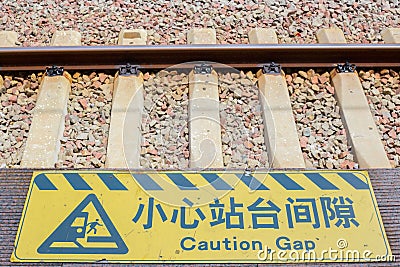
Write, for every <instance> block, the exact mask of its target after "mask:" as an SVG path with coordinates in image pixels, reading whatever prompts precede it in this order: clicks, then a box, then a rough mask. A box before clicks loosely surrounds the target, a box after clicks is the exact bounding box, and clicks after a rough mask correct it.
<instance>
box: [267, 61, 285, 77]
mask: <svg viewBox="0 0 400 267" xmlns="http://www.w3.org/2000/svg"><path fill="white" fill-rule="evenodd" d="M281 71H282V67H281V65H280V64H276V63H275V62H271V63H268V64H264V65H263V68H262V72H263V73H264V74H275V75H277V74H281Z"/></svg>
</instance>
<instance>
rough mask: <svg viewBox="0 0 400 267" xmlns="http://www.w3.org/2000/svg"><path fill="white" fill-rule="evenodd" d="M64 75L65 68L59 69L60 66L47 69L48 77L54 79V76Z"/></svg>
mask: <svg viewBox="0 0 400 267" xmlns="http://www.w3.org/2000/svg"><path fill="white" fill-rule="evenodd" d="M63 73H64V67H58V66H55V65H53V66H51V67H47V68H46V75H47V76H49V77H54V76H62V75H63Z"/></svg>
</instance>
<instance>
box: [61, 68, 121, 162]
mask: <svg viewBox="0 0 400 267" xmlns="http://www.w3.org/2000/svg"><path fill="white" fill-rule="evenodd" d="M72 78H73V80H72V84H71V93H70V97H69V102H68V114H67V116H66V117H65V129H64V134H63V137H62V138H61V149H60V153H59V161H58V163H57V164H56V167H58V168H102V167H104V164H105V160H106V149H107V140H108V128H109V125H110V113H111V102H112V90H113V81H114V77H113V76H111V75H108V74H105V73H96V72H92V73H90V72H89V73H83V74H81V73H79V72H76V73H74V74H73V76H72Z"/></svg>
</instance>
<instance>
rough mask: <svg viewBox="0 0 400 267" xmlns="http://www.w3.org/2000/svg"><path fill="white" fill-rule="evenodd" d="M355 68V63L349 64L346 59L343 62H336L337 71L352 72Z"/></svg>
mask: <svg viewBox="0 0 400 267" xmlns="http://www.w3.org/2000/svg"><path fill="white" fill-rule="evenodd" d="M355 70H356V65H354V64H350V63H349V62H348V61H346V63H344V64H337V66H336V71H337V72H338V73H348V72H354V71H355Z"/></svg>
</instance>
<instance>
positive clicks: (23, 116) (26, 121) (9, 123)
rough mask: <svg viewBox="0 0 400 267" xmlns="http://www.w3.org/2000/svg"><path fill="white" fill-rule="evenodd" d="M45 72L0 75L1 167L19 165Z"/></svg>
mask: <svg viewBox="0 0 400 267" xmlns="http://www.w3.org/2000/svg"><path fill="white" fill-rule="evenodd" d="M41 79H42V73H32V74H29V75H27V74H26V73H13V74H9V75H8V74H4V75H0V168H5V167H18V166H19V165H20V163H21V159H22V154H23V151H24V148H25V144H26V139H27V137H28V133H29V128H30V125H31V123H32V116H33V114H32V111H33V109H34V107H35V104H36V98H37V91H38V89H39V84H40V82H41Z"/></svg>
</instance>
